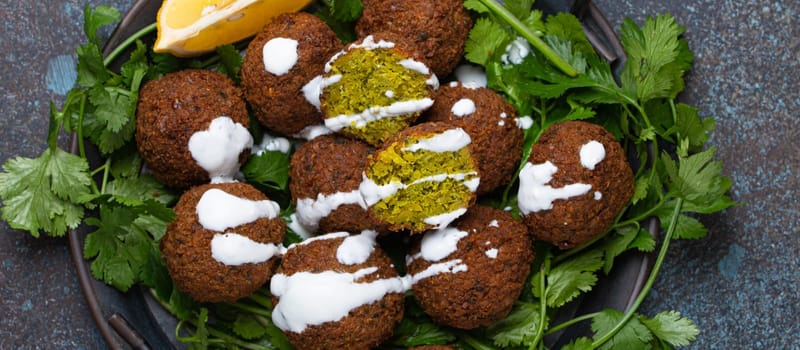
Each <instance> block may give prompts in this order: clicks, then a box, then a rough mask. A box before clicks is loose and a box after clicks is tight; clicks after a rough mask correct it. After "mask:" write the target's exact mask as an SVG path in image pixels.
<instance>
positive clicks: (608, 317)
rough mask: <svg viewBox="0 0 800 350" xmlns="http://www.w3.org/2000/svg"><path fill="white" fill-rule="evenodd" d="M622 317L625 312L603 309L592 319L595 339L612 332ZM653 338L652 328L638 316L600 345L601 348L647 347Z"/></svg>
mask: <svg viewBox="0 0 800 350" xmlns="http://www.w3.org/2000/svg"><path fill="white" fill-rule="evenodd" d="M622 318H623V314H622V313H621V312H619V311H617V310H613V309H605V310H603V311H601V312H600V313H599V314H598V315H597V316H595V317H594V318H593V319H592V331H593V332H594V334H595V336H594V340H598V339H600V337H602V336H603V335H605V334H607V333H608V332H610V331H611V330H612V329H613V328H614V327H615V326H616V325H617V323H619V321H621V320H622ZM652 339H653V334H652V333H650V330H649V329H648V328H647V327H645V325H643V324H642V323H641V322H640V321H639V319H638V318H635V317H634V318H631V319H630V321H628V323H626V324H625V326H623V327H622V329H621V330H620V331H619V332H618V333H617V334H615V335H614V336H613V337H612V338H611V339H610V340H609V341H607V342H605V343H604V344H603V345H602V346H600V349H604V350H609V349H646V348H647V345H648V343H649V342H650V341H651V340H652Z"/></svg>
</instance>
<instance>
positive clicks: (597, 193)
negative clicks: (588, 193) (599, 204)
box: [594, 191, 603, 201]
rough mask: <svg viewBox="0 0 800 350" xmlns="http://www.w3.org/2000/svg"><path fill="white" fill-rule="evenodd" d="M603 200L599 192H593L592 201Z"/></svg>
mask: <svg viewBox="0 0 800 350" xmlns="http://www.w3.org/2000/svg"><path fill="white" fill-rule="evenodd" d="M601 199H603V193H602V192H600V191H594V200H596V201H599V200H601Z"/></svg>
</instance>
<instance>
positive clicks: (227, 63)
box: [216, 45, 243, 84]
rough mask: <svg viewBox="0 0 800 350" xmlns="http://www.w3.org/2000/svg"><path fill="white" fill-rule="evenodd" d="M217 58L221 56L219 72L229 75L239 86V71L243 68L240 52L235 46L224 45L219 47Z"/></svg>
mask: <svg viewBox="0 0 800 350" xmlns="http://www.w3.org/2000/svg"><path fill="white" fill-rule="evenodd" d="M216 51H217V56H219V65H218V66H217V71H218V72H220V73H222V74H225V75H227V76H228V77H230V78H231V79H233V81H235V82H236V83H237V84H239V83H240V82H241V80H240V79H239V70H240V69H241V68H242V62H243V60H242V56H241V55H240V54H239V50H238V49H236V47H235V46H233V45H223V46H220V47H217V50H216Z"/></svg>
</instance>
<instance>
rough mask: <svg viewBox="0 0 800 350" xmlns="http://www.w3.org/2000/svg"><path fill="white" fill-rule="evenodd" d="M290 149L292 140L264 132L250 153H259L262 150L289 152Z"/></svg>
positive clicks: (261, 152)
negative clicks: (259, 141)
mask: <svg viewBox="0 0 800 350" xmlns="http://www.w3.org/2000/svg"><path fill="white" fill-rule="evenodd" d="M291 149H292V142H291V141H289V140H288V139H286V138H284V137H276V136H272V135H269V134H264V138H262V139H261V143H260V144H258V145H256V146H253V149H252V150H251V153H253V154H255V155H261V154H263V153H264V152H281V153H284V154H289V151H290V150H291Z"/></svg>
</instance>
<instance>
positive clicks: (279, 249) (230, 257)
mask: <svg viewBox="0 0 800 350" xmlns="http://www.w3.org/2000/svg"><path fill="white" fill-rule="evenodd" d="M282 253H283V246H278V245H275V244H273V243H261V242H256V241H254V240H252V239H250V238H249V237H247V236H243V235H240V234H238V233H232V232H228V233H224V234H220V233H217V234H215V235H214V238H212V239H211V256H212V257H213V258H214V260H216V261H219V262H220V263H222V264H225V265H228V266H239V265H243V264H259V263H262V262H265V261H267V260H269V259H270V258H272V257H273V256H276V255H280V254H282Z"/></svg>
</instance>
